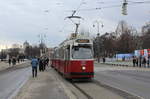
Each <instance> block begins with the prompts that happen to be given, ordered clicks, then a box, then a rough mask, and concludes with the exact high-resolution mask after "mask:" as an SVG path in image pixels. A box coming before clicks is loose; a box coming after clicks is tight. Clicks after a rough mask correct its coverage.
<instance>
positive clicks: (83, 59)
mask: <svg viewBox="0 0 150 99" xmlns="http://www.w3.org/2000/svg"><path fill="white" fill-rule="evenodd" d="M51 66H52V67H54V68H55V69H56V70H57V71H58V72H60V73H61V74H62V75H63V76H64V77H65V78H69V79H75V78H77V79H78V78H93V77H94V59H93V42H92V40H91V39H90V38H89V37H76V38H72V39H69V40H65V41H64V42H63V43H61V44H60V45H59V47H57V48H55V49H54V52H53V55H52V58H51Z"/></svg>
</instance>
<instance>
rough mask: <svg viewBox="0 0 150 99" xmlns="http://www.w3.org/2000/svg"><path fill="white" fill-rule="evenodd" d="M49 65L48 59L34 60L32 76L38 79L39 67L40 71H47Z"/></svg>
mask: <svg viewBox="0 0 150 99" xmlns="http://www.w3.org/2000/svg"><path fill="white" fill-rule="evenodd" d="M48 64H49V59H48V58H46V57H45V58H33V59H32V61H31V65H32V76H33V77H37V69H38V67H39V71H45V69H46V66H48Z"/></svg>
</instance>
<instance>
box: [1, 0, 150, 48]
mask: <svg viewBox="0 0 150 99" xmlns="http://www.w3.org/2000/svg"><path fill="white" fill-rule="evenodd" d="M81 1H83V2H84V3H83V4H82V5H81V7H80V9H91V8H100V7H101V8H102V9H101V10H84V11H83V10H81V11H80V9H79V11H78V12H77V13H76V15H79V16H81V17H83V18H84V20H82V21H81V27H80V28H82V29H84V30H85V31H89V32H90V33H91V35H96V28H93V27H92V25H93V23H94V21H95V20H100V21H102V22H103V24H104V27H103V28H100V32H101V33H104V32H110V31H115V29H116V27H117V24H118V22H119V21H120V20H125V21H127V23H128V24H129V25H132V26H134V27H135V28H137V29H139V28H140V27H141V26H142V25H144V24H145V23H146V22H148V21H150V3H144V4H136V5H128V15H127V16H124V15H122V14H121V13H122V12H121V10H122V7H121V6H119V7H113V8H105V7H107V6H113V5H121V3H122V2H123V0H0V47H2V45H7V46H8V47H9V46H10V45H11V44H13V43H19V44H20V43H23V42H24V41H25V40H27V41H28V42H30V43H31V44H37V43H39V38H38V35H39V34H45V35H46V38H45V42H46V44H47V45H48V46H53V47H54V46H57V45H58V44H59V43H60V42H61V41H63V40H64V39H65V38H66V37H67V36H68V35H69V34H70V33H71V32H72V31H73V29H74V25H73V23H71V21H70V20H64V19H65V17H67V16H69V15H71V14H72V12H71V10H74V9H77V8H78V6H79V5H80V4H81ZM130 1H150V0H130ZM130 1H129V3H130Z"/></svg>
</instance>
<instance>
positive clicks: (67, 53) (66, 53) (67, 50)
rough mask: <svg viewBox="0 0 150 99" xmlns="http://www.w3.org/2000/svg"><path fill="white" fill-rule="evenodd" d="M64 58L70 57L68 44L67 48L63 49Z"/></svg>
mask: <svg viewBox="0 0 150 99" xmlns="http://www.w3.org/2000/svg"><path fill="white" fill-rule="evenodd" d="M65 59H66V60H69V59H70V46H68V47H67V49H65Z"/></svg>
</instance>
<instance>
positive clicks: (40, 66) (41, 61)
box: [39, 59, 43, 71]
mask: <svg viewBox="0 0 150 99" xmlns="http://www.w3.org/2000/svg"><path fill="white" fill-rule="evenodd" d="M39 71H43V60H42V59H39Z"/></svg>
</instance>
